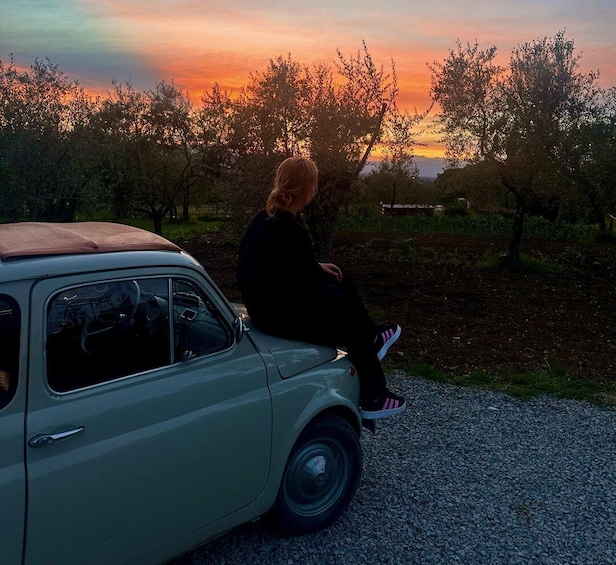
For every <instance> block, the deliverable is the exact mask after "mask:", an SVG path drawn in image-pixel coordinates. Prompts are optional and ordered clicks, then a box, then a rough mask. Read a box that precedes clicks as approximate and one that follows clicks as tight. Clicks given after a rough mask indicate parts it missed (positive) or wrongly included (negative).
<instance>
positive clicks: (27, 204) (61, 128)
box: [0, 59, 95, 221]
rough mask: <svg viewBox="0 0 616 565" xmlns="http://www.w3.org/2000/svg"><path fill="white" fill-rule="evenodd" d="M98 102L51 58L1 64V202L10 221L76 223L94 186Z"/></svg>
mask: <svg viewBox="0 0 616 565" xmlns="http://www.w3.org/2000/svg"><path fill="white" fill-rule="evenodd" d="M92 109H93V102H91V101H90V99H89V98H88V97H87V96H86V95H85V93H84V91H83V89H82V88H81V87H80V86H79V84H78V83H77V82H74V81H71V80H69V79H68V77H66V75H65V74H64V73H63V72H62V71H61V70H60V69H59V68H58V66H57V65H54V64H52V63H51V62H50V61H49V60H48V59H46V60H45V61H42V60H39V59H36V60H35V62H34V63H33V64H32V65H31V66H30V68H29V69H27V70H25V71H19V70H17V69H16V67H15V65H14V63H13V61H12V60H11V61H10V62H9V63H8V64H4V63H2V62H0V125H1V128H0V171H1V174H0V182H1V185H0V198H1V199H2V202H3V210H4V211H5V214H6V215H7V216H8V217H9V218H10V219H18V218H21V217H23V216H28V217H29V218H30V219H32V220H56V221H58V220H59V221H70V220H72V219H73V218H74V215H75V211H76V209H77V206H78V204H79V202H80V200H81V198H82V197H83V195H84V193H85V192H86V190H87V189H88V187H89V186H90V184H89V181H90V175H91V171H92V168H93V166H94V160H95V153H94V152H92V151H90V146H89V143H90V141H91V138H90V130H89V122H90V118H91V114H92Z"/></svg>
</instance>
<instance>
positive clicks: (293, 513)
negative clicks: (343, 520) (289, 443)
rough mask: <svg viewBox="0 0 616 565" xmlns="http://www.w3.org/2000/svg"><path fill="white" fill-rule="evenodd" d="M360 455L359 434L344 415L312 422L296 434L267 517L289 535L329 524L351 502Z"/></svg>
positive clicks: (361, 460) (360, 466)
mask: <svg viewBox="0 0 616 565" xmlns="http://www.w3.org/2000/svg"><path fill="white" fill-rule="evenodd" d="M362 464H363V454H362V449H361V444H360V443H359V438H358V436H357V434H356V433H355V431H354V430H353V428H352V427H351V425H350V424H349V423H348V422H346V421H345V420H343V419H342V418H339V417H335V416H329V417H325V418H321V419H318V420H316V421H314V422H312V423H311V424H310V425H309V426H308V427H307V428H306V429H305V430H304V431H303V432H302V434H301V435H300V437H299V438H298V440H297V442H296V444H295V446H294V447H293V450H292V451H291V455H290V456H289V460H288V461H287V466H286V468H285V472H284V475H283V478H282V483H281V485H280V489H279V491H278V497H277V499H276V502H275V503H274V506H273V507H272V511H271V515H272V517H273V519H274V522H275V523H276V525H277V526H278V527H279V528H281V529H283V530H285V531H287V532H289V533H292V534H304V533H307V532H311V531H314V530H318V529H320V528H323V527H325V526H328V525H329V524H331V523H332V522H334V521H335V520H336V519H337V518H338V517H339V516H340V514H342V512H344V511H345V510H346V508H347V507H348V505H349V504H350V502H351V500H352V499H353V496H354V494H355V491H356V490H357V487H358V485H359V480H360V478H361V472H362Z"/></svg>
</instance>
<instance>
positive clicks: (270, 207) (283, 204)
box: [266, 157, 319, 216]
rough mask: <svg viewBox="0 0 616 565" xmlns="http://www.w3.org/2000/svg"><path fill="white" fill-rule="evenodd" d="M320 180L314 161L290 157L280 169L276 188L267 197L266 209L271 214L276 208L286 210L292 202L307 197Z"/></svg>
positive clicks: (281, 164)
mask: <svg viewBox="0 0 616 565" xmlns="http://www.w3.org/2000/svg"><path fill="white" fill-rule="evenodd" d="M318 181H319V171H318V169H317V165H316V163H315V162H314V161H311V160H310V159H306V158H305V157H289V158H288V159H285V160H284V161H283V162H282V163H280V165H279V166H278V169H276V178H275V179H274V188H272V191H271V192H270V195H269V197H268V199H267V205H266V210H267V213H268V214H269V215H270V216H273V215H274V214H275V213H276V209H278V208H279V209H281V210H284V209H286V208H287V207H288V206H289V205H290V204H291V203H292V202H295V201H296V200H298V199H303V198H306V197H307V195H308V193H309V192H310V191H311V190H312V189H314V187H315V186H316V184H317V183H318Z"/></svg>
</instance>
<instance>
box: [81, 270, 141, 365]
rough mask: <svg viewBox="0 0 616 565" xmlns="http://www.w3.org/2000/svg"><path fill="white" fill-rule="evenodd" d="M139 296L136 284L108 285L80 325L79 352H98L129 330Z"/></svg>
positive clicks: (130, 282) (134, 282) (128, 282)
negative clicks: (80, 350) (81, 325)
mask: <svg viewBox="0 0 616 565" xmlns="http://www.w3.org/2000/svg"><path fill="white" fill-rule="evenodd" d="M140 295H141V291H140V289H139V285H138V284H137V282H136V281H125V282H120V283H115V284H111V285H109V287H108V288H107V289H106V291H105V293H104V294H103V295H102V296H101V297H100V298H99V299H98V300H97V301H96V302H95V303H94V304H93V305H92V314H91V315H89V316H88V317H87V319H86V321H85V322H84V324H83V329H82V330H81V349H82V351H83V352H84V353H100V352H101V351H104V350H105V349H107V348H108V347H109V346H110V345H111V344H112V343H113V342H114V341H115V340H116V339H118V338H119V337H120V336H121V335H122V334H124V332H126V330H128V328H130V327H131V324H132V321H133V316H134V315H135V312H136V311H137V306H139V297H140Z"/></svg>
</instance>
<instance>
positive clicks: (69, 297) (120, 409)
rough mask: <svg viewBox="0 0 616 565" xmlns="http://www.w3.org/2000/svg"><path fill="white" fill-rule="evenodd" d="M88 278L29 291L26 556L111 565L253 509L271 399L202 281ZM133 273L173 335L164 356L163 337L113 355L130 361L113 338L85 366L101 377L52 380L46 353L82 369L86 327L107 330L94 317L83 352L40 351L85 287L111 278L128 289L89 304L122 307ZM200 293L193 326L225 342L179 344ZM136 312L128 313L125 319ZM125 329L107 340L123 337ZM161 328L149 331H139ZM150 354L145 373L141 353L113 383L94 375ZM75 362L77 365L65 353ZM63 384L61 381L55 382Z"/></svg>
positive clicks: (263, 468)
mask: <svg viewBox="0 0 616 565" xmlns="http://www.w3.org/2000/svg"><path fill="white" fill-rule="evenodd" d="M161 281H162V282H161ZM89 282H90V283H97V284H96V285H94V286H92V285H84V284H83V283H77V281H76V280H74V281H72V280H70V279H62V280H56V279H52V280H45V281H42V282H40V283H39V284H37V285H36V287H35V288H34V291H33V294H32V304H37V305H38V304H40V305H41V307H40V308H38V309H33V311H32V331H31V335H30V340H31V343H33V344H36V345H35V346H33V347H32V349H31V353H30V388H29V395H28V403H29V408H28V415H27V425H26V433H27V439H28V440H29V445H28V447H27V471H28V517H27V528H26V552H25V555H26V562H27V563H52V562H53V563H63V564H69V563H79V564H83V563H105V564H109V563H121V562H124V561H125V560H128V559H134V558H135V557H137V556H139V555H142V554H143V553H145V552H146V550H147V551H151V550H152V549H153V548H155V547H156V546H157V545H158V544H160V545H164V544H166V543H168V542H171V541H172V540H177V539H178V538H180V537H182V536H183V535H186V534H188V533H191V532H194V531H196V530H197V529H199V528H202V527H203V526H205V525H207V524H209V523H211V522H213V521H215V520H217V519H219V518H221V517H223V516H225V515H228V514H230V513H232V512H233V511H235V510H237V509H239V508H242V507H244V506H246V505H248V504H250V502H251V501H253V500H254V499H255V498H256V497H257V495H258V494H259V492H260V491H261V490H262V489H263V487H264V485H265V483H266V480H267V476H268V472H269V456H270V442H271V439H270V438H271V413H270V412H271V404H270V397H269V391H268V388H267V380H266V372H265V369H264V364H263V361H262V359H261V357H260V356H259V355H258V354H257V353H256V351H255V350H254V347H253V345H252V344H251V342H250V340H248V339H247V338H244V339H239V340H238V339H236V337H235V336H234V335H233V332H232V328H231V324H230V320H229V319H228V316H229V314H228V313H227V314H225V315H223V314H221V313H220V312H217V310H220V311H221V312H222V310H223V308H222V305H221V304H220V303H217V299H216V293H215V292H214V291H213V290H212V289H211V288H208V287H207V281H205V280H194V279H190V278H185V279H183V280H182V285H183V286H181V287H177V288H180V290H178V291H176V290H175V289H176V282H177V281H175V280H172V279H171V278H164V277H163V278H160V277H159V278H156V277H154V278H148V277H146V276H144V277H141V278H137V279H134V280H132V279H131V280H130V281H125V280H122V281H118V280H113V278H111V277H108V278H107V279H106V280H104V281H97V280H94V279H92V280H90V281H89ZM133 282H135V283H136V284H138V285H139V286H140V288H141V292H140V295H139V301H140V302H144V303H145V304H146V306H147V312H146V319H147V320H149V319H150V318H152V319H154V321H156V322H158V323H159V325H160V323H161V320H162V321H163V324H162V331H164V326H165V324H168V327H169V328H170V333H172V334H174V336H173V339H172V340H171V345H170V347H171V349H172V350H175V351H174V353H171V358H169V355H168V354H165V355H162V356H161V355H160V354H161V351H160V349H162V348H163V347H164V345H162V346H161V345H152V346H148V345H147V342H146V343H145V344H143V343H141V342H139V341H138V340H137V339H136V338H135V340H134V349H131V348H130V347H129V348H128V349H125V350H124V351H123V353H122V357H127V358H129V360H128V361H124V360H123V359H122V358H120V357H118V356H117V355H116V356H114V351H113V349H114V348H112V347H109V348H107V349H104V350H103V351H99V352H98V353H99V356H98V358H97V359H99V360H98V361H96V362H94V363H92V365H91V367H90V368H89V369H88V371H89V372H90V373H92V374H94V373H97V371H98V372H99V373H100V374H99V375H98V377H97V379H96V380H95V381H99V382H98V383H97V384H92V385H89V386H86V387H85V388H79V386H75V385H69V386H67V387H62V386H60V385H59V384H56V383H54V384H53V385H52V386H50V385H49V382H48V379H47V374H48V373H47V370H48V368H49V367H48V366H50V363H52V361H50V359H51V358H54V359H55V358H57V359H56V361H57V362H58V363H60V364H62V362H63V360H64V365H61V366H64V367H65V369H64V370H65V371H66V372H67V373H68V372H71V373H75V374H73V376H72V378H77V377H79V376H80V375H79V370H75V365H79V364H82V363H83V364H84V365H83V366H85V365H86V364H87V362H88V359H89V355H93V353H92V352H96V350H97V347H98V345H97V344H96V341H94V342H93V343H89V344H87V345H84V342H83V336H84V335H89V334H91V335H93V336H94V337H95V338H97V337H100V336H101V335H105V332H104V331H103V330H104V328H103V330H101V329H100V326H97V325H95V324H92V326H91V327H90V330H89V331H85V332H84V331H82V334H81V335H82V341H81V345H82V349H85V350H86V352H85V353H84V351H81V352H75V353H73V354H72V355H70V354H69V351H70V347H71V346H72V345H67V347H66V348H64V349H63V348H62V347H61V346H59V345H58V343H59V338H58V341H57V342H56V344H55V345H54V347H53V348H52V347H50V346H49V342H50V340H51V339H52V337H54V338H57V337H58V335H56V334H61V333H62V332H61V331H57V330H56V329H55V328H56V326H57V327H62V331H64V329H67V328H69V327H70V325H71V324H74V323H75V322H74V320H75V319H78V318H79V314H75V312H76V311H77V312H83V304H86V303H88V300H90V299H89V298H88V296H89V295H88V293H92V292H103V290H104V289H108V288H111V287H114V288H118V287H119V286H120V285H123V286H121V288H123V289H124V290H123V291H121V292H122V293H123V294H120V298H119V299H114V298H113V295H112V294H109V292H107V291H106V290H104V292H107V294H108V295H109V296H110V297H106V298H103V299H101V300H100V301H98V302H97V305H96V308H98V309H100V308H101V304H107V305H111V306H110V307H112V308H113V307H115V306H114V304H121V305H122V308H126V304H127V302H128V301H129V300H132V299H134V298H135V296H137V294H136V293H133V291H132V290H128V289H130V288H132V283H133ZM155 283H159V288H163V289H164V286H165V285H167V288H168V293H167V295H166V296H165V295H164V290H163V291H161V292H158V291H154V292H150V291H147V289H148V288H149V287H150V288H156V286H157V285H156V284H155ZM148 285H149V287H148ZM86 286H87V288H86ZM186 288H188V289H191V292H194V293H197V294H199V295H200V296H201V299H198V298H195V297H194V296H192V294H191V292H186V291H185V290H186ZM144 289H146V290H144ZM182 289H183V291H182ZM147 292H149V295H146V296H144V295H145V294H147ZM160 294H163V296H162V298H161V296H159V295H160ZM175 295H178V296H179V297H180V298H181V300H182V301H183V303H182V304H180V305H179V306H178V307H176V308H175V309H172V308H171V307H170V306H169V303H168V300H169V299H170V297H174V296H175ZM187 295H188V296H187ZM131 296H132V298H131ZM154 298H157V300H158V302H157V303H156V304H154V302H155V301H154ZM180 298H178V300H179V299H180ZM210 298H211V300H210ZM200 300H201V301H200ZM191 301H192V302H191ZM204 302H207V308H209V310H211V312H209V314H207V315H208V316H210V318H211V320H210V322H212V320H214V322H212V323H208V324H204V323H202V324H201V325H202V326H203V325H209V326H212V325H213V324H214V325H215V323H216V322H217V323H219V324H220V325H221V328H220V329H221V332H222V333H223V334H226V335H228V336H229V339H228V342H224V341H220V340H219V342H217V345H216V346H215V347H214V348H213V349H210V350H208V349H207V348H205V349H203V350H202V351H201V350H198V349H197V348H193V350H191V351H188V346H186V345H185V344H184V343H181V340H184V339H185V338H184V337H182V335H180V331H181V332H183V333H184V334H187V333H190V331H192V330H191V328H193V327H197V326H190V327H188V330H187V325H188V324H191V323H193V322H198V321H199V320H200V319H201V318H200V316H201V314H200V312H204V313H205V311H206V310H207V308H205V307H204V304H203V303H204ZM63 303H70V304H71V308H72V310H71V312H70V313H67V312H68V310H66V311H65V312H64V313H63V314H62V316H64V317H63V322H62V324H64V325H62V324H60V325H58V321H57V320H53V319H51V318H52V317H55V316H57V315H58V312H57V311H56V310H54V308H55V305H56V304H58V305H59V308H61V307H62V304H63ZM78 303H80V304H81V305H80V306H76V305H77V304H78ZM186 303H188V304H189V305H190V306H191V307H190V308H188V307H187V306H186ZM43 305H45V306H43ZM105 307H107V306H105ZM89 308H90V309H92V307H91V306H89ZM137 310H138V309H136V311H137ZM161 312H162V316H163V317H162V318H161V317H160V316H161ZM133 314H134V313H132V312H128V311H127V312H125V313H124V314H122V316H128V315H133ZM219 314H220V315H219ZM182 315H183V316H184V318H182ZM204 315H205V314H204ZM134 316H135V318H136V316H137V315H136V314H134ZM225 316H227V318H225ZM67 320H68V321H67ZM136 325H137V324H136V323H135V325H134V326H136ZM134 326H133V328H131V330H126V331H125V332H124V333H123V335H122V337H121V338H118V339H117V340H116V341H117V342H119V341H121V340H123V339H125V338H126V339H127V340H128V338H127V336H128V335H129V334H130V332H131V331H133V329H134ZM84 327H85V326H84ZM77 329H79V328H77ZM159 329H160V328H159ZM210 329H211V328H210ZM101 331H102V332H103V333H100V332H101ZM156 331H158V330H155V329H152V328H149V329H148V331H147V332H145V333H146V334H147V335H148V336H149V335H150V334H154V333H156ZM195 331H197V330H195ZM193 333H194V332H193ZM193 338H194V335H193ZM131 339H132V338H131ZM73 341H75V340H74V339H73ZM77 341H79V340H77ZM46 342H47V348H46ZM67 343H69V344H70V343H72V342H70V340H69V341H68V342H67ZM157 343H160V342H157ZM116 345H117V343H116V344H114V347H115V346H116ZM56 346H57V347H56ZM148 353H149V354H150V355H153V356H154V355H155V356H157V358H158V359H159V361H158V362H157V364H158V365H159V366H156V367H154V368H151V367H150V365H151V363H150V358H149V357H148V363H147V364H146V365H144V366H145V367H148V368H147V369H146V370H144V371H141V372H137V373H135V374H130V372H131V371H139V364H138V363H137V364H135V365H134V366H133V365H131V367H129V369H128V371H127V372H128V373H129V374H128V375H125V376H122V371H120V372H119V373H118V375H119V376H117V378H116V377H114V378H112V379H111V380H108V381H103V382H100V381H101V378H103V377H104V374H105V371H106V370H107V369H105V370H101V371H99V368H100V367H101V366H104V367H106V366H107V364H108V365H109V369H108V370H109V371H115V370H116V369H117V367H118V366H122V364H123V363H125V362H126V363H135V361H138V358H139V356H147V355H148ZM72 358H74V362H66V360H67V359H72ZM56 361H53V362H54V363H55V362H56ZM57 370H58V369H57V368H54V369H53V371H56V372H57ZM50 371H51V370H50ZM62 377H63V375H62V374H61V375H60V378H62ZM54 378H56V379H58V375H56V376H55V377H54ZM69 382H70V381H69ZM84 382H86V383H88V382H90V381H88V380H87V379H86V381H84ZM62 388H68V389H69V390H61V391H59V389H62ZM54 438H55V439H54Z"/></svg>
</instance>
